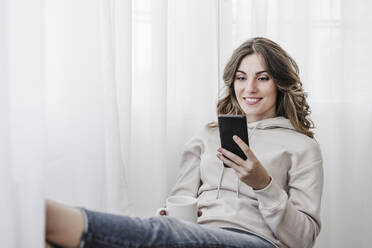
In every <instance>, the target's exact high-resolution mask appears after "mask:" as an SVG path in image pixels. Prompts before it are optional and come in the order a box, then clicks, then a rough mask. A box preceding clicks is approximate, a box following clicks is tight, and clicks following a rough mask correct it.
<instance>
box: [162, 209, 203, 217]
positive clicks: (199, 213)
mask: <svg viewBox="0 0 372 248" xmlns="http://www.w3.org/2000/svg"><path fill="white" fill-rule="evenodd" d="M202 214H203V212H202V211H201V210H200V209H198V217H200V216H202ZM160 215H161V216H165V215H167V213H166V212H165V211H164V210H162V211H160Z"/></svg>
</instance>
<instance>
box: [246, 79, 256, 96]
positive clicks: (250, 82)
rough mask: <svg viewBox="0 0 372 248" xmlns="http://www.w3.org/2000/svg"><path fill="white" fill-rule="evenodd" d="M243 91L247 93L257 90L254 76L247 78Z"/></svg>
mask: <svg viewBox="0 0 372 248" xmlns="http://www.w3.org/2000/svg"><path fill="white" fill-rule="evenodd" d="M244 91H246V92H248V93H255V92H257V82H256V80H255V79H254V78H250V79H247V81H246V84H245V87H244Z"/></svg>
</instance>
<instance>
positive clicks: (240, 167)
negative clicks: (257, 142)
mask: <svg viewBox="0 0 372 248" xmlns="http://www.w3.org/2000/svg"><path fill="white" fill-rule="evenodd" d="M233 139H234V141H235V143H237V144H238V146H239V147H240V149H242V151H243V152H244V154H245V156H247V159H246V160H243V159H242V158H240V157H239V156H238V155H236V154H234V153H232V152H230V151H228V150H226V149H223V148H219V149H218V151H219V152H220V153H217V157H218V158H219V159H220V160H221V161H222V162H223V163H224V164H226V165H228V166H230V167H231V168H232V169H234V170H235V171H236V173H237V174H238V176H239V178H240V180H241V181H243V182H244V183H246V184H247V185H249V186H251V187H252V188H253V189H254V190H259V189H263V188H265V187H266V186H267V185H268V184H269V183H270V181H271V177H270V176H269V174H268V173H267V171H266V169H265V168H264V167H263V166H262V164H261V163H260V161H258V159H257V158H256V156H255V155H254V154H253V152H252V150H251V149H250V148H249V147H248V145H247V144H246V143H244V141H243V140H241V139H240V138H239V137H238V136H236V135H234V137H233ZM223 155H224V156H225V157H227V158H229V159H230V160H229V159H227V158H225V157H224V156H223Z"/></svg>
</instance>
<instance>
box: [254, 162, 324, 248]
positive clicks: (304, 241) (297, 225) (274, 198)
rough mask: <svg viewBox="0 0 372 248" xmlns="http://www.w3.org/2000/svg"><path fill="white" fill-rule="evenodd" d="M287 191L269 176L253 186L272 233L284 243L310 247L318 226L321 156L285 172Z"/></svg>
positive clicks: (321, 188) (289, 245)
mask: <svg viewBox="0 0 372 248" xmlns="http://www.w3.org/2000/svg"><path fill="white" fill-rule="evenodd" d="M288 176H289V178H288V193H287V192H286V191H285V190H284V189H282V187H281V186H280V185H279V184H278V183H277V182H276V181H275V179H274V178H273V179H272V181H271V183H270V184H269V185H268V186H267V187H266V188H264V189H261V190H256V191H255V193H256V196H257V199H258V202H259V209H260V212H261V213H262V215H263V217H264V219H265V221H266V223H267V224H268V225H269V227H270V229H271V230H272V232H273V233H274V234H275V236H276V237H277V238H278V239H279V240H280V241H281V242H282V243H283V244H285V245H286V246H288V247H304V248H306V247H312V246H313V245H314V243H315V239H316V237H317V236H318V234H319V232H320V228H321V223H320V202H321V195H322V191H323V167H322V159H321V157H320V159H319V160H316V161H313V162H310V163H307V164H304V165H300V166H298V168H296V170H295V171H289V172H288Z"/></svg>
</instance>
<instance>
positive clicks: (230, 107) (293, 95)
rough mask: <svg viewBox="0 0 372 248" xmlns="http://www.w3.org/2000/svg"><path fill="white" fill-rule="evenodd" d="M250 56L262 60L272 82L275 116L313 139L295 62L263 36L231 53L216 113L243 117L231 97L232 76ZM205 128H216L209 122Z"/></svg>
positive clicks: (307, 107)
mask: <svg viewBox="0 0 372 248" xmlns="http://www.w3.org/2000/svg"><path fill="white" fill-rule="evenodd" d="M254 53H257V54H260V55H261V56H262V57H263V59H264V61H265V64H266V66H267V71H268V73H269V74H270V75H271V76H272V78H273V79H274V83H275V85H276V88H277V92H278V94H277V99H276V115H277V116H283V117H285V118H287V119H289V120H290V122H291V123H292V125H293V127H294V128H295V129H296V130H297V131H298V132H300V133H303V134H305V135H307V136H309V137H310V138H314V133H313V132H312V131H310V129H311V128H314V123H313V121H312V120H311V119H310V117H309V115H310V113H311V111H310V110H309V105H308V103H307V101H306V97H307V94H306V93H305V92H304V90H303V88H302V82H301V80H300V77H299V75H298V73H299V69H298V66H297V64H296V62H295V61H294V60H293V59H292V58H291V57H290V56H289V55H288V53H287V52H286V51H284V50H283V49H282V48H281V47H280V46H279V45H278V44H276V43H275V42H273V41H271V40H269V39H267V38H263V37H255V38H252V39H250V40H248V41H246V42H244V43H243V44H241V45H240V46H239V47H238V48H237V49H236V50H235V51H234V52H233V54H232V56H231V58H230V60H229V62H228V63H227V65H226V67H225V70H224V73H223V80H224V82H225V88H226V92H225V96H224V97H222V98H221V99H220V100H219V101H218V103H217V114H232V115H244V111H243V110H242V109H241V107H240V105H239V103H238V100H237V99H236V96H235V90H234V81H235V74H236V71H237V70H238V68H239V65H240V62H241V61H242V60H243V58H244V57H246V56H248V55H251V54H254ZM208 127H210V128H214V127H218V123H217V122H211V123H209V124H208Z"/></svg>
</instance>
